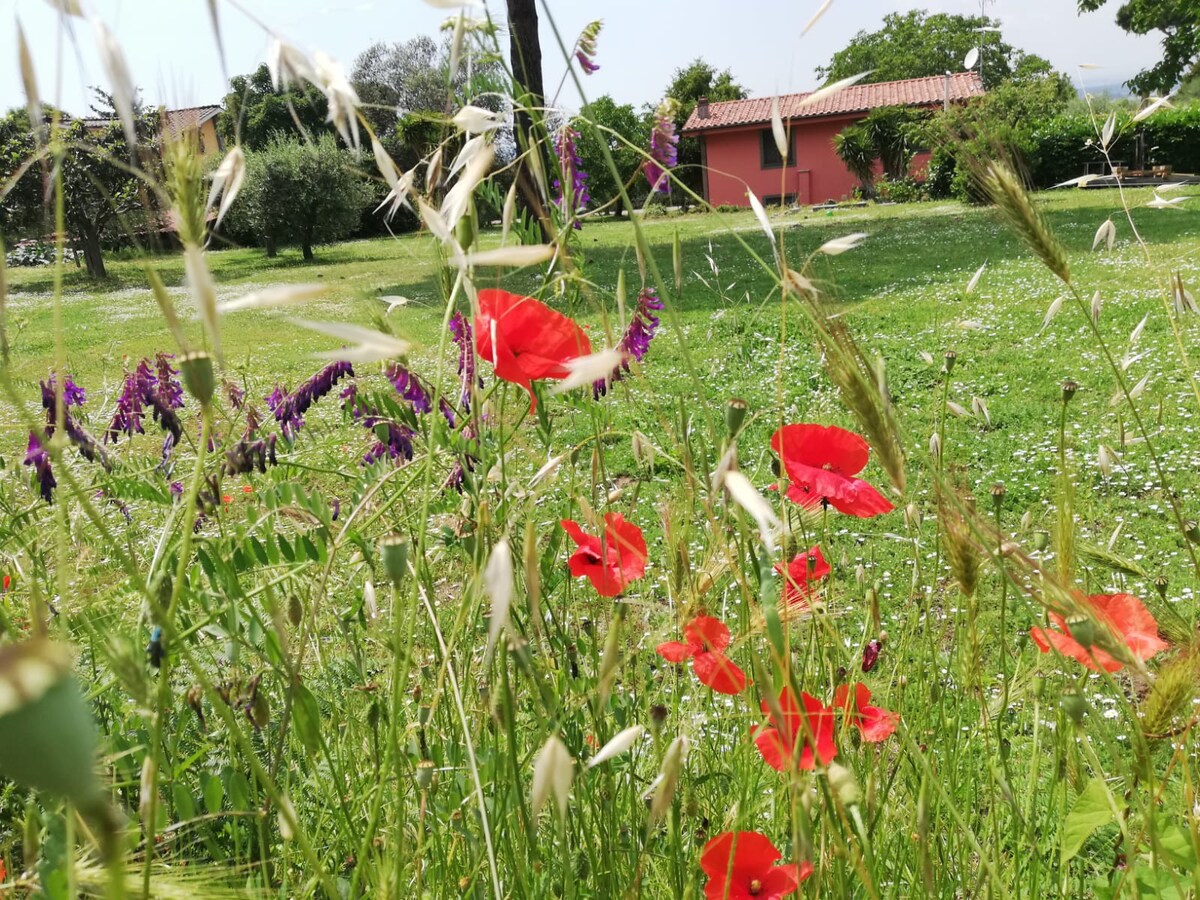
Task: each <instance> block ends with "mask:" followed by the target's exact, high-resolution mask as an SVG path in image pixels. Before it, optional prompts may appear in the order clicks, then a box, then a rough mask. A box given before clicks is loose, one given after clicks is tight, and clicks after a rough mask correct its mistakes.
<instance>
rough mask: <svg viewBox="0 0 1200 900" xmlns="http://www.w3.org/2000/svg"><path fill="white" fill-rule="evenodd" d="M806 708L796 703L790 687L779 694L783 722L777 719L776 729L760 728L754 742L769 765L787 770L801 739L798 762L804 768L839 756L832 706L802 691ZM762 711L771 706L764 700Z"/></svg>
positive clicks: (755, 734) (826, 762) (822, 763)
mask: <svg viewBox="0 0 1200 900" xmlns="http://www.w3.org/2000/svg"><path fill="white" fill-rule="evenodd" d="M800 699H801V702H802V703H803V704H804V711H803V712H801V710H800V707H799V706H798V705H797V703H796V695H795V694H793V693H792V689H791V688H790V687H785V688H784V689H783V690H782V691H781V692H780V694H779V708H780V709H781V710H782V712H783V719H784V720H783V721H782V722H774V726H775V727H773V728H759V729H757V730H755V731H754V732H753V734H754V744H755V746H757V747H758V752H759V753H761V754H762V758H763V759H764V760H766V763H767V765H768V766H770V767H771V768H772V769H777V770H779V771H780V772H786V771H787V770H788V768H789V767H790V765H791V761H792V758H793V757H794V756H795V747H796V742H797V741H800V742H802V747H801V750H800V759H799V765H800V768H801V769H812V768H815V767H816V765H817V762H818V760H819V761H820V763H821V765H827V764H828V763H829V762H831V761H832V760H833V758H834V757H835V756H837V745H836V744H835V743H834V740H833V708H832V707H829V706H826V705H825V704H823V703H822V702H821V701H820V700H818V699H817V698H816V697H812V696H810V695H809V694H806V693H801V694H800ZM762 706H763V712H765V713H769V712H770V708H769V707H768V706H767V704H766V703H765V702H764V703H763V705H762Z"/></svg>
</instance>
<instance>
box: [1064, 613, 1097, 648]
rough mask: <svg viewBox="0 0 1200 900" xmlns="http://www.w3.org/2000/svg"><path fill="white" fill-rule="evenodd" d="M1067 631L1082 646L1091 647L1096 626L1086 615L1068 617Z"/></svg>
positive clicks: (1094, 638) (1094, 637)
mask: <svg viewBox="0 0 1200 900" xmlns="http://www.w3.org/2000/svg"><path fill="white" fill-rule="evenodd" d="M1067 631H1069V632H1070V633H1071V637H1073V638H1075V640H1076V641H1078V642H1079V644H1080V646H1082V647H1091V646H1092V645H1093V644H1094V643H1095V641H1096V626H1095V623H1093V622H1092V620H1091V618H1089V617H1088V616H1071V617H1070V618H1068V619H1067Z"/></svg>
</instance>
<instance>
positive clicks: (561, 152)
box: [554, 125, 591, 228]
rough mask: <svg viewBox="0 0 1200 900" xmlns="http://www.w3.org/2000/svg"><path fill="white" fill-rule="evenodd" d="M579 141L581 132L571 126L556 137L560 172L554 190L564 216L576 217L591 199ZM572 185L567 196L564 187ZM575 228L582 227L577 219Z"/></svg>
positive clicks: (555, 180)
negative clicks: (578, 144) (578, 145)
mask: <svg viewBox="0 0 1200 900" xmlns="http://www.w3.org/2000/svg"><path fill="white" fill-rule="evenodd" d="M578 141H579V132H578V131H576V130H575V129H574V128H572V127H571V126H570V125H564V126H563V127H562V128H560V129H558V131H557V132H556V133H555V135H554V150H555V152H556V153H557V154H558V172H559V177H558V178H555V179H554V190H555V192H556V193H557V194H558V200H557V201H556V202H557V203H558V207H559V209H561V210H562V211H563V214H564V215H568V216H574V215H575V214H576V213H577V212H578V211H579V210H581V209H583V208H584V207H586V206H587V204H588V201H589V200H591V197H590V196H589V195H588V188H587V182H588V174H587V172H585V171H583V168H582V165H583V161H582V160H581V159H580V157H579V149H578V147H577V146H576V145H577V143H578ZM568 182H569V183H570V185H571V193H570V195H568V194H567V192H566V188H565V187H564V185H566V184H567V183H568ZM574 224H575V227H576V228H580V227H582V226H581V225H580V224H579V220H578V219H575V223H574Z"/></svg>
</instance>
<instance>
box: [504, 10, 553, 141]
mask: <svg viewBox="0 0 1200 900" xmlns="http://www.w3.org/2000/svg"><path fill="white" fill-rule="evenodd" d="M508 34H509V57H510V58H511V60H512V70H513V75H515V76H516V79H517V82H518V83H519V84H520V85H521V87H522V88H523V89H524V90H525V93H526V94H528V95H529V97H528V101H529V105H530V106H541V105H542V97H543V95H544V94H545V90H544V89H543V88H542V45H541V43H540V41H539V40H538V17H537V5H536V0H508ZM521 115H524V114H523V113H519V114H518V122H519V121H520V116H521Z"/></svg>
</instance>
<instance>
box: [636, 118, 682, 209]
mask: <svg viewBox="0 0 1200 900" xmlns="http://www.w3.org/2000/svg"><path fill="white" fill-rule="evenodd" d="M676 106H677V104H676V102H675V101H674V100H672V99H670V98H667V99H666V100H664V101H663V102H662V103H660V104H659V105H658V109H657V110H655V112H654V130H653V131H652V132H651V133H650V159H648V160H646V162H645V163H643V164H642V171H643V172H645V173H646V178H647V180H648V181H649V182H650V190H652V191H657V192H658V193H660V194H668V193H670V191H671V185H670V182H669V181H668V179H667V170H669V169H673V168H675V164H676V163H677V162H678V161H679V151H678V149H677V147H676V144H678V143H679V135H677V134H676V133H675V109H676Z"/></svg>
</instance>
